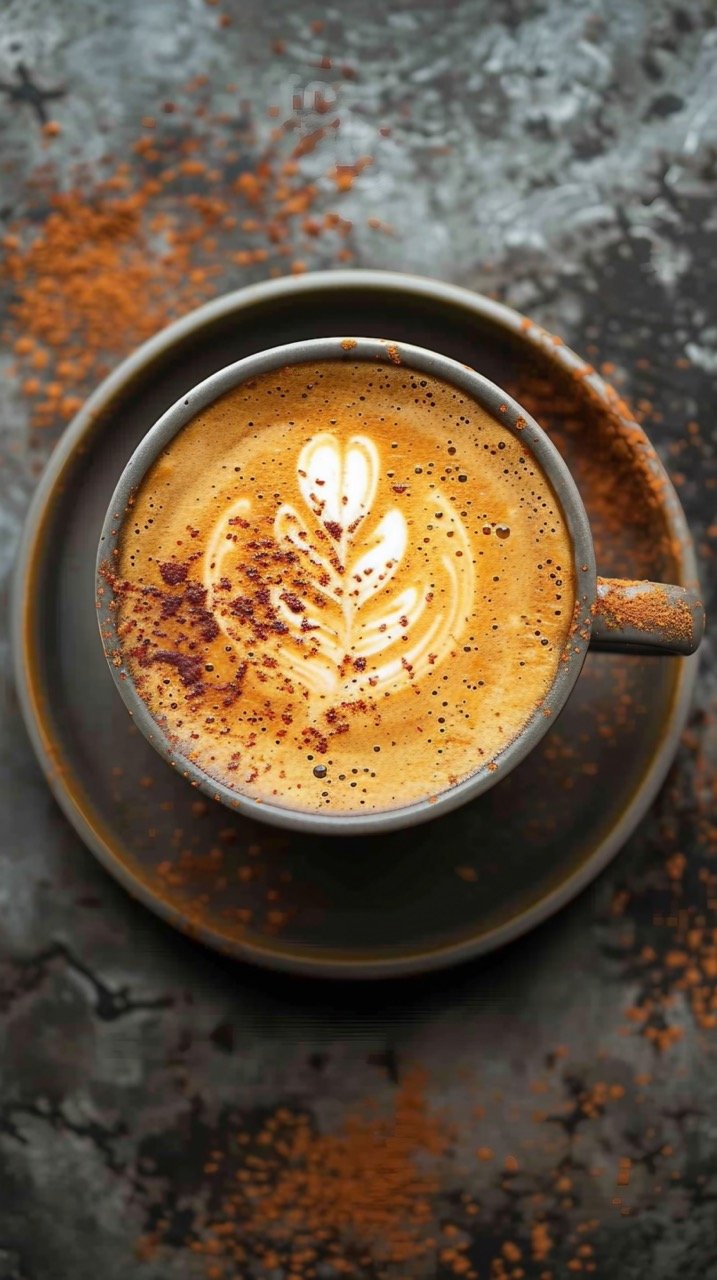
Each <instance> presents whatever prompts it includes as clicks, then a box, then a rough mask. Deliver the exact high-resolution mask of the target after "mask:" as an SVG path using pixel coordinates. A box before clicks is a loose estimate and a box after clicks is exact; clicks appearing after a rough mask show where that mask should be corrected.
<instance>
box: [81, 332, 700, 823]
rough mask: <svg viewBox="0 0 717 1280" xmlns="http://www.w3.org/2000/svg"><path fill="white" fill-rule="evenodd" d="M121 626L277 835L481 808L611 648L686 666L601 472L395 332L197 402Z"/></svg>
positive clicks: (683, 599) (112, 634)
mask: <svg viewBox="0 0 717 1280" xmlns="http://www.w3.org/2000/svg"><path fill="white" fill-rule="evenodd" d="M96 586H97V613H98V621H99V628H100V635H101V638H102V643H103V646H104V651H105V654H106V656H107V660H108V663H109V668H110V671H111V673H112V676H113V678H114V680H115V683H116V685H117V688H118V690H119V692H120V694H121V696H122V698H123V699H124V702H125V704H126V705H127V707H128V709H129V711H130V714H131V715H132V716H133V717H134V720H135V722H136V723H137V725H138V727H139V728H140V729H141V730H142V732H143V733H144V734H145V736H146V737H147V739H148V740H149V741H150V742H151V743H152V745H153V746H154V747H155V748H156V749H157V751H158V752H159V753H160V755H161V756H162V757H163V758H164V759H165V760H166V761H168V762H169V764H170V765H171V766H172V767H173V768H175V769H176V770H177V771H178V772H179V773H180V774H182V776H184V777H185V778H186V779H187V781H188V783H190V784H191V785H193V786H196V787H198V788H199V789H201V790H202V791H203V792H205V793H207V794H208V795H210V796H211V797H213V798H214V799H215V800H218V801H221V802H222V803H224V804H225V805H227V806H228V807H230V808H232V809H234V810H239V811H242V812H244V813H246V814H248V815H249V816H251V817H253V818H256V819H259V820H260V821H265V822H269V823H272V824H274V825H277V826H283V827H288V828H293V829H297V830H302V831H314V832H316V833H318V834H328V835H331V834H341V835H344V834H364V833H367V832H370V831H388V830H391V829H395V828H399V827H404V826H410V825H413V824H417V823H420V822H425V821H428V820H430V819H432V818H434V817H438V816H439V815H440V814H442V813H445V812H447V811H449V810H450V809H453V808H456V807H457V806H458V805H461V804H463V803H465V802H466V801H468V800H471V799H473V798H474V797H476V796H478V795H480V794H481V793H482V792H484V791H486V790H487V789H488V788H489V787H491V786H493V785H494V784H495V783H496V782H497V781H498V780H500V779H501V778H503V777H505V776H506V774H507V773H508V772H509V771H510V770H511V769H513V768H514V767H515V766H516V765H517V764H518V763H519V762H520V761H521V760H523V759H525V757H526V756H527V755H528V754H529V752H530V751H532V749H533V748H534V747H535V746H536V744H537V743H538V742H539V741H540V739H541V738H542V737H543V735H544V734H545V733H546V732H547V730H548V729H549V728H550V727H551V726H552V725H553V724H554V723H555V721H556V718H557V716H558V715H559V714H560V711H561V710H562V708H563V707H564V705H565V703H566V702H567V699H568V698H569V696H570V693H571V690H572V689H573V686H574V684H575V682H576V680H577V679H578V677H579V675H580V671H581V668H582V665H583V662H584V660H585V656H586V654H587V651H588V648H590V647H592V648H600V649H612V650H617V651H621V652H633V653H636V654H661V655H673V656H674V655H686V654H689V653H692V652H694V650H695V649H696V648H697V646H698V645H699V642H700V639H701V636H702V633H703V629H704V615H703V609H702V605H701V602H700V600H699V598H698V596H697V595H696V594H695V593H694V592H692V591H690V590H688V589H686V588H683V587H679V586H675V585H671V584H664V583H647V582H630V581H624V580H617V579H609V578H600V577H598V576H597V571H596V566H595V554H594V548H593V540H592V536H591V532H590V526H589V522H588V518H587V515H586V512H585V509H584V507H583V503H582V501H581V498H580V494H579V492H578V490H577V487H576V485H575V482H574V480H573V478H572V476H571V474H570V472H569V470H568V468H567V466H566V465H565V463H564V461H563V459H562V458H561V456H560V454H559V453H558V451H557V449H556V448H555V446H554V445H553V444H552V443H551V441H550V440H549V439H548V437H547V436H546V435H545V433H544V432H543V431H542V429H541V428H540V426H539V425H538V423H537V422H535V420H534V419H533V418H532V417H531V416H530V415H529V414H528V413H527V412H526V411H525V410H524V409H523V408H521V406H520V405H519V404H518V403H517V402H516V401H515V400H513V399H512V398H511V397H510V396H508V395H507V394H506V393H505V392H504V391H502V390H501V388H499V387H497V386H496V385H495V384H493V383H491V382H489V381H488V380H487V379H486V378H484V377H482V376H481V374H480V373H478V372H476V371H475V370H474V369H471V368H468V367H467V366H465V365H462V364H459V363H457V362H456V361H454V360H451V359H449V358H447V357H445V356H443V355H439V354H437V353H435V352H431V351H427V350H424V349H422V348H419V347H415V346H410V345H408V344H405V343H397V342H390V341H388V340H384V339H372V338H343V339H342V338H322V339H316V340H312V341H305V342H300V343H293V344H290V345H286V346H281V347H276V348H274V349H272V350H269V351H264V352H261V353H260V354H258V355H254V356H250V357H247V358H246V359H243V360H240V361H238V362H237V363H236V364H233V365H230V366H229V367H227V368H225V369H222V370H220V371H219V372H218V373H215V374H213V375H212V376H211V377H209V378H207V379H206V380H205V381H204V382H202V383H200V384H199V386H197V387H194V388H193V389H191V390H189V391H188V392H187V393H186V395H185V396H183V397H182V399H181V400H179V401H177V403H176V404H174V405H173V406H172V407H171V408H170V409H169V410H168V411H167V412H166V413H165V414H164V415H163V416H162V417H161V418H160V419H159V421H158V422H157V423H156V424H155V425H154V426H153V427H152V428H151V430H150V431H149V432H148V433H147V435H146V436H145V438H144V439H143V441H142V442H141V444H140V445H139V447H138V448H137V450H136V451H135V453H134V454H133V456H132V458H131V459H130V461H129V462H128V464H127V466H126V467H125V470H124V472H123V474H122V476H121V479H120V481H119V484H118V486H117V489H116V491H115V493H114V496H113V498H112V502H111V503H110V507H109V510H108V512H107V516H106V519H105V522H104V526H103V529H102V535H101V538H100V544H99V550H98V560H97V584H96Z"/></svg>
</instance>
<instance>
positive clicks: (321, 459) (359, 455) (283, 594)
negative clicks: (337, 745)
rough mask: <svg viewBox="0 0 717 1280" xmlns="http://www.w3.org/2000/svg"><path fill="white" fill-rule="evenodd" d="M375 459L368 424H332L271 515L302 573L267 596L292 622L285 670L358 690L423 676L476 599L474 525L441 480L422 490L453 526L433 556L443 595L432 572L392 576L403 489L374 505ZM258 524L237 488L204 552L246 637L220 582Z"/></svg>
mask: <svg viewBox="0 0 717 1280" xmlns="http://www.w3.org/2000/svg"><path fill="white" fill-rule="evenodd" d="M380 469H381V456H380V452H379V448H378V446H377V444H376V442H375V441H374V440H372V439H371V438H370V437H369V436H366V435H354V436H351V437H350V438H349V440H348V441H347V442H346V445H345V446H343V445H342V443H341V441H340V439H339V438H338V437H337V436H336V435H333V434H331V433H328V432H322V433H320V434H318V435H316V436H314V437H312V439H311V440H310V441H309V442H308V443H307V444H305V445H304V447H303V449H302V450H301V452H300V454H299V456H298V459H297V463H296V488H297V501H296V503H295V504H293V503H284V504H282V506H281V507H279V509H278V511H277V513H276V516H275V518H274V522H273V536H274V540H275V543H276V546H277V548H279V549H284V550H287V551H290V552H291V553H293V555H295V556H296V558H297V566H298V573H299V575H300V578H299V579H298V580H299V581H300V583H301V586H300V589H299V590H298V591H297V589H296V581H295V583H294V589H293V590H291V591H287V590H286V589H285V587H284V584H283V583H274V584H273V585H272V586H271V587H270V588H269V591H270V601H271V606H272V608H273V610H274V612H275V614H276V616H277V618H278V619H280V620H281V622H282V624H283V626H284V627H285V628H286V630H285V631H283V632H281V633H280V634H281V635H282V637H283V638H282V642H281V645H280V646H279V648H278V652H277V657H278V660H279V662H280V665H281V667H282V669H283V670H285V671H287V672H288V673H289V674H290V675H291V676H292V677H294V678H295V679H297V680H298V681H300V683H301V684H302V685H305V686H306V687H307V688H308V689H310V690H311V691H312V692H313V693H316V694H322V693H323V694H327V695H334V696H335V695H337V694H338V693H339V692H340V693H341V694H342V696H343V697H359V696H361V694H362V692H363V688H364V685H366V686H367V687H368V688H369V689H371V690H373V691H375V692H378V691H379V690H384V689H387V690H390V689H396V688H398V687H399V686H400V685H402V684H405V683H407V682H408V681H409V680H417V679H419V678H420V677H421V675H422V674H423V673H424V671H425V670H426V667H427V666H428V665H429V664H430V665H432V666H435V665H436V664H440V663H441V662H443V661H444V659H445V658H446V657H447V656H448V655H449V653H450V652H451V649H452V647H453V646H454V645H455V643H456V642H457V641H458V639H459V638H460V636H461V634H462V632H463V630H464V628H465V625H466V622H467V619H468V616H469V614H470V610H471V608H472V604H473V577H474V575H473V564H472V561H471V558H470V547H469V542H468V537H467V534H466V531H465V528H464V527H463V524H462V521H461V518H460V516H459V515H458V514H457V513H456V511H455V510H454V508H453V506H452V504H451V502H450V500H449V499H448V498H446V497H444V496H443V494H441V493H440V492H435V493H433V494H432V495H431V496H430V500H429V498H428V496H427V498H426V503H427V511H426V523H427V524H428V523H429V519H430V514H429V513H430V510H432V511H433V515H434V519H436V520H439V519H440V520H442V521H443V524H442V532H444V533H445V532H448V534H449V536H455V543H454V544H453V546H452V548H451V551H452V554H450V555H449V554H448V552H444V553H443V554H442V555H440V557H439V558H438V562H437V566H436V567H437V569H438V572H439V573H440V574H441V576H442V578H443V582H444V585H445V591H444V592H443V603H442V604H440V605H436V603H435V600H436V597H435V593H434V590H433V589H432V585H433V584H432V583H431V582H430V581H429V579H428V575H427V574H426V573H424V574H423V579H422V580H420V581H418V582H417V583H414V584H412V585H410V586H404V587H401V586H397V578H399V579H400V576H401V567H402V564H403V562H404V560H405V559H406V556H407V553H408V543H409V530H408V524H407V521H406V517H405V515H404V514H403V511H402V510H401V506H400V496H399V495H398V494H397V496H396V506H394V507H391V508H390V509H389V510H388V511H386V512H385V514H383V515H380V514H378V515H377V514H376V513H375V511H374V505H375V501H376V492H377V487H378V480H379V475H380ZM396 487H397V488H398V489H400V488H401V486H396ZM251 528H252V500H251V498H240V499H239V501H238V502H236V503H235V504H234V506H232V507H231V508H230V510H229V511H228V512H227V514H226V515H225V516H222V517H221V518H220V519H219V520H218V521H217V524H216V526H215V528H214V529H213V531H212V534H211V536H210V539H209V543H208V546H207V552H206V555H205V558H204V583H205V586H206V588H207V592H208V599H209V602H210V608H211V609H212V610H213V612H214V613H215V616H216V618H217V620H218V621H219V624H220V626H221V627H222V629H223V631H224V632H225V633H226V635H227V636H228V637H229V638H230V639H231V640H233V641H235V642H236V643H238V644H239V645H241V644H242V643H243V641H244V638H245V637H244V634H243V631H242V628H241V626H239V625H238V622H237V617H236V612H234V613H233V612H232V608H231V606H227V603H226V592H225V591H223V590H222V586H221V584H222V582H225V581H227V579H229V580H231V579H232V577H235V576H236V574H237V569H238V564H241V562H242V561H246V556H247V551H249V552H251V548H248V547H247V545H246V543H247V539H246V538H244V537H242V535H241V533H240V532H239V530H246V529H249V530H251ZM456 553H458V554H456ZM239 572H241V570H239ZM406 641H408V644H406V643H405V642H406ZM347 665H348V666H349V668H350V671H351V674H350V675H348V674H347V670H346V669H347ZM357 672H358V673H360V677H358V678H357V674H356V673H357Z"/></svg>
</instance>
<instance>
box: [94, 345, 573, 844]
mask: <svg viewBox="0 0 717 1280" xmlns="http://www.w3.org/2000/svg"><path fill="white" fill-rule="evenodd" d="M357 360H359V361H365V362H367V363H371V362H373V363H377V362H378V363H384V364H391V365H393V366H395V365H397V364H401V365H404V366H405V367H406V368H407V369H411V370H414V371H416V372H421V373H425V374H427V375H429V376H431V377H434V378H437V379H439V380H443V381H445V382H448V383H450V384H451V385H453V386H455V387H456V388H457V389H459V390H461V391H463V392H464V393H465V394H467V395H468V396H470V397H471V398H472V399H474V400H475V401H476V403H478V404H479V405H481V407H482V408H484V409H485V410H486V411H487V412H488V413H489V414H490V415H491V416H492V417H494V418H496V420H498V421H499V422H500V424H501V425H502V426H504V427H506V428H508V429H509V430H511V431H512V432H513V433H514V434H516V435H519V436H520V440H521V443H522V444H524V445H525V446H526V448H527V449H528V450H529V451H530V453H531V454H532V455H533V456H534V458H535V459H536V461H537V462H538V464H539V466H540V467H541V469H542V470H543V471H544V473H545V475H546V477H547V479H548V480H549V482H550V484H551V486H552V488H553V490H554V492H555V495H556V497H557V499H558V501H559V502H560V505H561V507H562V511H563V515H564V518H565V521H566V524H567V527H568V531H569V533H570V538H571V544H572V555H573V569H574V575H575V609H574V620H573V623H572V625H571V628H570V631H569V632H568V635H567V638H566V643H565V648H564V652H563V656H562V660H561V662H560V663H559V666H558V670H557V673H556V676H555V678H554V680H553V683H552V685H551V687H550V689H549V690H548V692H547V694H546V695H545V697H544V698H543V699H542V700H541V702H540V704H539V705H538V706H536V708H535V709H534V711H533V713H532V715H531V716H530V718H529V719H528V720H527V721H526V723H525V724H524V726H523V728H522V729H521V731H520V733H519V734H518V735H517V736H516V737H515V738H513V739H512V741H511V742H509V743H508V744H507V746H506V747H504V748H503V750H502V751H501V752H500V753H499V754H498V755H497V756H495V757H494V758H493V760H491V761H489V762H488V764H486V765H483V766H482V767H481V768H480V769H478V770H476V771H475V772H474V773H470V774H469V775H468V776H467V777H466V778H464V779H463V780H462V781H461V782H459V783H456V785H455V786H453V787H449V788H447V789H446V790H444V791H441V792H439V793H438V795H436V796H431V797H425V798H423V799H420V800H417V801H414V802H412V803H411V804H407V805H402V806H400V807H398V808H392V809H385V810H379V811H376V812H372V813H367V814H361V813H347V814H343V813H342V814H336V813H327V814H324V813H321V812H311V811H309V810H300V809H294V808H290V807H289V806H283V805H280V804H277V803H275V802H273V801H262V800H257V799H255V798H253V797H251V796H248V795H245V794H243V793H242V792H241V791H238V790H235V789H233V788H231V787H228V786H227V785H226V784H225V783H223V782H221V781H218V780H217V779H215V778H213V777H212V776H211V774H209V773H207V772H205V770H203V769H202V768H201V767H200V766H199V765H198V764H197V763H196V762H195V761H193V760H190V759H189V758H188V757H187V756H185V755H184V753H183V752H182V751H181V750H180V749H179V748H178V747H177V745H176V744H175V743H174V742H173V741H172V738H171V736H170V735H169V734H168V733H167V732H166V731H165V729H164V728H163V726H162V725H161V724H160V722H159V721H158V720H156V719H155V718H154V716H153V715H152V713H151V712H150V710H149V708H148V706H147V704H146V703H145V702H144V700H143V699H142V698H141V696H140V694H139V693H138V691H137V689H136V686H135V684H134V680H133V679H132V674H131V671H130V669H129V666H128V664H127V663H126V662H125V660H124V654H123V649H122V644H121V641H120V640H119V638H118V637H117V634H116V629H115V619H116V614H115V611H114V609H113V593H112V591H111V589H109V588H108V584H107V580H106V577H105V571H106V568H107V565H108V563H111V561H112V560H113V559H114V558H116V556H117V555H118V552H119V542H120V538H121V534H122V529H123V527H124V521H125V517H126V514H127V508H128V503H129V501H130V499H131V498H132V496H133V494H134V493H136V491H137V489H138V488H139V486H140V485H141V483H142V481H143V480H144V477H145V475H146V474H147V472H148V470H149V468H150V467H151V466H152V464H153V463H154V462H155V461H156V459H157V458H158V457H159V455H160V453H161V452H162V450H163V449H165V448H166V446H167V445H168V444H169V442H170V441H171V440H172V439H174V437H175V436H176V435H177V434H178V433H179V432H180V431H181V430H182V429H183V428H184V427H185V426H187V424H188V423H189V422H190V421H191V420H192V419H193V418H194V417H195V416H196V415H197V413H199V412H201V411H202V410H203V409H206V408H207V407H208V406H209V405H211V404H213V403H214V402H215V401H216V400H217V399H219V398H220V397H221V396H223V395H225V394H226V393H227V392H228V391H231V390H233V389H235V388H236V387H238V386H240V385H241V384H242V383H244V382H247V381H249V380H251V379H253V378H257V377H260V376H261V375H262V374H265V373H270V372H272V371H273V370H275V369H281V368H285V367H286V366H288V365H300V364H309V363H312V362H318V361H339V362H344V363H351V362H353V361H357ZM596 591H597V577H596V566H595V553H594V546H593V539H592V534H591V531H590V525H589V521H588V517H587V513H586V511H585V508H584V506H583V502H582V499H581V497H580V494H579V491H578V488H577V485H576V483H575V481H574V479H573V477H572V474H571V472H570V470H569V469H568V467H567V464H566V463H565V461H564V460H563V458H562V456H561V455H560V453H559V452H558V450H557V448H556V447H555V445H554V444H553V443H552V441H551V440H550V439H549V438H548V436H547V435H546V433H545V432H544V431H543V429H542V428H541V427H540V426H539V425H538V423H537V422H536V421H535V419H534V418H533V417H532V416H531V414H530V413H528V411H527V410H526V409H524V408H523V407H522V406H521V405H520V404H519V403H518V402H517V401H516V400H515V399H513V397H512V396H509V395H508V394H507V393H506V392H505V391H503V389H502V388H501V387H499V386H497V385H496V384H495V383H493V382H491V381H490V380H489V379H488V378H486V377H484V376H483V374H480V373H479V372H478V371H477V370H476V369H474V368H472V367H471V366H469V365H465V364H461V363H460V362H459V361H457V360H454V359H452V358H451V357H449V356H444V355H442V354H440V353H438V352H435V351H431V350H428V349H427V348H424V347H419V346H415V345H413V344H411V343H406V342H399V341H393V340H390V339H387V338H366V337H351V336H345V337H331V338H311V339H304V340H302V341H300V342H292V343H285V344H282V345H281V346H277V347H271V348H268V349H267V350H264V351H261V352H257V353H255V354H253V355H249V356H245V357H243V358H242V359H240V360H237V361H235V362H234V363H233V364H230V365H226V366H225V367H224V368H222V369H219V370H217V371H216V372H215V373H213V374H210V375H209V377H207V378H205V379H203V381H202V382H200V383H198V384H197V385H196V386H194V387H193V388H191V389H190V390H188V391H187V392H186V393H185V394H184V395H183V396H181V397H180V398H179V399H178V400H176V401H175V403H174V404H173V405H171V406H170V407H169V408H168V409H167V410H166V411H165V412H164V413H163V414H162V416H161V417H160V418H159V419H158V420H157V421H156V422H155V423H154V424H153V426H151V427H150V428H149V430H148V431H147V433H146V435H145V436H144V437H143V439H142V440H141V441H140V443H139V444H138V446H137V447H136V449H135V450H134V452H133V453H132V455H131V457H130V459H129V461H128V462H127V463H126V464H125V467H124V469H123V471H122V474H121V476H120V479H119V481H118V483H117V486H116V488H115V491H114V493H113V495H112V499H111V501H110V504H109V506H108V509H107V513H106V516H105V519H104V521H103V525H102V531H101V534H100V540H99V544H98V551H97V560H96V596H95V603H96V611H97V620H98V625H99V630H100V637H101V640H102V646H103V649H104V653H105V657H106V659H107V663H108V666H109V669H110V672H111V673H112V678H113V680H114V682H115V685H116V687H117V689H118V691H119V693H120V696H121V697H122V700H123V702H124V703H125V705H126V707H127V709H128V711H129V713H130V715H131V716H132V718H133V720H134V721H135V723H136V725H137V727H138V728H139V729H140V730H141V731H142V733H143V734H144V736H145V737H146V738H147V740H148V741H149V742H150V744H151V745H152V746H153V747H154V748H155V750H156V751H157V752H158V754H159V755H160V756H161V757H162V758H163V759H164V760H165V761H166V762H167V763H168V764H170V765H171V766H172V767H173V768H175V769H176V770H177V772H179V773H180V774H181V775H182V776H183V777H185V778H186V779H187V780H188V782H189V783H190V784H191V785H192V786H194V787H196V788H198V789H199V790H200V791H202V792H204V794H206V795H208V796H210V797H211V798H212V799H213V800H217V801H220V802H221V803H223V804H224V805H225V806H226V807H227V808H229V809H231V810H233V811H235V812H241V813H243V814H245V815H246V816H247V817H251V818H254V819H256V820H257V821H260V822H264V823H268V824H270V825H272V826H276V827H283V828H285V829H288V830H295V831H302V832H309V833H311V832H313V833H314V834H319V835H334V836H343V835H366V834H370V833H372V832H388V831H392V830H398V829H400V828H404V827H410V826H415V825H418V824H420V823H423V822H428V821H431V820H432V819H433V818H436V817H439V816H440V815H442V814H445V813H448V812H450V811H451V810H453V809H456V808H458V807H459V806H461V805H463V804H465V803H466V802H467V801H469V800H472V799H474V798H475V797H477V796H479V795H481V794H482V793H483V792H484V791H487V790H488V789H489V788H490V787H492V786H494V785H495V783H496V782H498V781H500V780H502V779H503V778H504V777H506V776H507V774H508V773H509V772H511V771H512V770H513V769H514V768H515V767H516V766H517V765H518V764H519V763H520V762H521V761H522V760H524V759H525V758H526V756H527V755H528V754H529V753H530V752H531V751H532V750H533V748H534V747H535V746H537V744H538V742H539V741H540V740H541V738H542V737H543V736H544V734H545V733H546V732H547V730H548V729H549V728H550V727H551V726H552V725H553V724H554V723H555V720H556V718H557V716H558V715H559V714H560V712H561V711H562V709H563V707H564V705H565V703H566V702H567V700H568V697H569V696H570V693H571V691H572V689H573V687H574V685H575V682H576V681H577V679H578V676H579V674H580V671H581V670H582V666H583V663H584V661H585V657H586V654H587V650H588V646H589V642H590V629H591V621H592V610H593V606H594V602H595V598H596Z"/></svg>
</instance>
